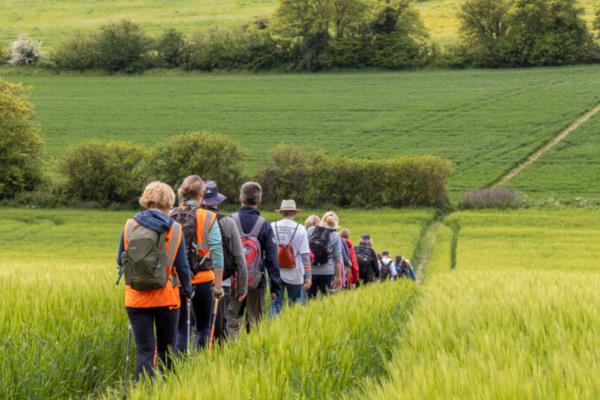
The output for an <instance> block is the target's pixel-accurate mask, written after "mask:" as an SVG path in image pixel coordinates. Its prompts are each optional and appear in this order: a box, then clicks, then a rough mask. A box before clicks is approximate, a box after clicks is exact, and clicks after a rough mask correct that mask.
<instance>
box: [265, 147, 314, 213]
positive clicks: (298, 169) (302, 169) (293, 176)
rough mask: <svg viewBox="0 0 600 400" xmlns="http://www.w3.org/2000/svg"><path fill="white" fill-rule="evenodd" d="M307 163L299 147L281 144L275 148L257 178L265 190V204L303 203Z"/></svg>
mask: <svg viewBox="0 0 600 400" xmlns="http://www.w3.org/2000/svg"><path fill="white" fill-rule="evenodd" d="M307 162H308V160H307V159H306V157H305V156H304V152H303V151H302V148H300V147H299V146H294V145H285V144H280V145H278V146H277V147H275V148H274V149H273V150H272V151H271V157H270V158H269V160H268V161H267V162H266V164H265V165H264V166H263V167H261V168H260V170H259V172H258V176H257V181H258V182H260V184H261V185H262V188H263V202H264V203H269V204H276V203H277V201H279V200H282V199H295V200H296V201H297V202H299V203H303V202H304V195H305V192H306V189H307V188H306V179H307V173H308V168H309V166H308V164H307Z"/></svg>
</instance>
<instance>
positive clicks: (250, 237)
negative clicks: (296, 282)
mask: <svg viewBox="0 0 600 400" xmlns="http://www.w3.org/2000/svg"><path fill="white" fill-rule="evenodd" d="M231 218H233V220H234V221H235V223H236V225H237V227H238V230H239V231H240V239H241V241H242V249H243V250H244V258H245V259H246V267H247V268H248V288H249V289H256V288H258V285H259V284H260V281H261V280H262V277H263V273H262V248H261V246H260V242H259V241H258V235H259V234H260V230H261V228H262V226H263V224H265V223H266V222H267V221H266V220H265V219H264V218H262V217H258V218H257V219H256V223H255V224H254V226H253V227H252V230H251V231H250V233H245V232H244V229H243V228H242V221H241V220H240V214H239V213H235V214H233V215H232V216H231Z"/></svg>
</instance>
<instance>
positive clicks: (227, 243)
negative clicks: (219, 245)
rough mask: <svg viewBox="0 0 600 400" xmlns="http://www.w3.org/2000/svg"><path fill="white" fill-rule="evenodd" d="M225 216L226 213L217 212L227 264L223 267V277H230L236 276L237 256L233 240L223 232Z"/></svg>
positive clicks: (224, 258)
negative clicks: (234, 255) (233, 247)
mask: <svg viewBox="0 0 600 400" xmlns="http://www.w3.org/2000/svg"><path fill="white" fill-rule="evenodd" d="M225 217H226V215H225V214H221V213H218V214H217V221H218V222H219V228H221V241H222V242H223V261H224V264H225V268H224V269H223V279H228V278H231V277H232V276H234V275H235V273H236V272H237V270H236V268H235V258H234V257H233V252H232V251H231V249H232V246H231V240H229V238H228V237H226V236H225V235H224V234H223V226H222V225H221V220H222V219H223V218H225Z"/></svg>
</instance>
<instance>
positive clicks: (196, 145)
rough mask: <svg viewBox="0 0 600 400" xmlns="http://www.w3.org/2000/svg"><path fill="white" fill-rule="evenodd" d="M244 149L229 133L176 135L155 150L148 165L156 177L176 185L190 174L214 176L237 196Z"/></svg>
mask: <svg viewBox="0 0 600 400" xmlns="http://www.w3.org/2000/svg"><path fill="white" fill-rule="evenodd" d="M243 161H244V150H243V149H242V147H241V146H240V145H239V144H238V143H236V142H234V141H233V140H231V139H229V138H227V137H226V136H222V135H216V134H211V133H188V134H183V135H176V136H173V137H172V138H171V140H170V141H169V142H168V143H167V144H164V145H158V146H156V147H155V148H154V150H153V151H152V152H151V154H150V156H149V159H148V162H147V167H148V170H149V171H150V174H151V176H152V177H154V178H157V179H160V180H162V181H164V182H167V183H169V184H171V185H173V187H177V186H178V185H179V184H181V181H182V180H183V178H185V177H186V176H188V175H199V176H201V177H202V179H204V180H214V181H216V182H217V183H218V184H219V191H221V192H222V193H223V194H225V195H226V196H227V197H229V198H230V199H232V200H234V199H237V197H238V195H239V188H240V184H241V183H242V168H243Z"/></svg>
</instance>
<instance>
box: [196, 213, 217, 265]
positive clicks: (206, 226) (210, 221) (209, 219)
mask: <svg viewBox="0 0 600 400" xmlns="http://www.w3.org/2000/svg"><path fill="white" fill-rule="evenodd" d="M216 220H217V214H215V213H213V212H211V211H208V210H204V209H202V208H198V209H197V210H196V250H197V251H198V252H201V253H202V255H204V254H208V252H209V250H210V246H209V243H208V234H209V232H210V230H211V228H212V226H213V225H214V223H215V221H216ZM199 221H204V223H202V224H200V223H198V222H199ZM200 236H202V241H198V238H199V237H200Z"/></svg>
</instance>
